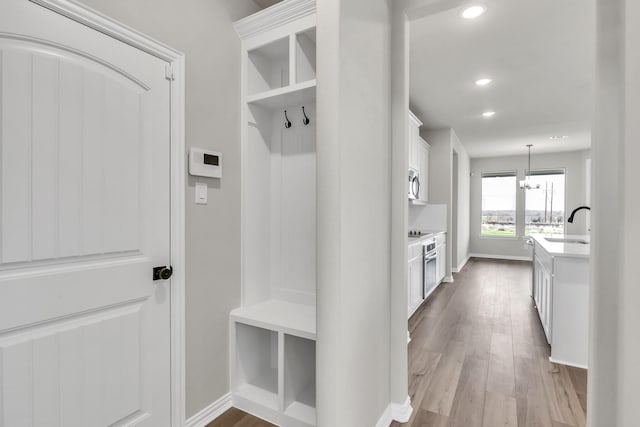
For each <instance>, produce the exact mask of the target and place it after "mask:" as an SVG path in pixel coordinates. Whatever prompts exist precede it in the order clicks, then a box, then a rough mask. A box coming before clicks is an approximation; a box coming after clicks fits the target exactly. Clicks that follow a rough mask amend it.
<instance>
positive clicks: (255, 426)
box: [207, 408, 276, 427]
mask: <svg viewBox="0 0 640 427" xmlns="http://www.w3.org/2000/svg"><path fill="white" fill-rule="evenodd" d="M207 427H276V426H275V425H274V424H271V423H268V422H266V421H265V420H262V419H260V418H257V417H254V416H253V415H249V414H247V413H246V412H243V411H241V410H240V409H237V408H231V409H229V410H228V411H226V412H225V413H224V414H222V415H220V416H219V417H218V418H216V419H215V420H213V421H212V422H210V423H209V424H207Z"/></svg>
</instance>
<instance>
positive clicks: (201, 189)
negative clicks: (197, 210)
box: [196, 182, 207, 205]
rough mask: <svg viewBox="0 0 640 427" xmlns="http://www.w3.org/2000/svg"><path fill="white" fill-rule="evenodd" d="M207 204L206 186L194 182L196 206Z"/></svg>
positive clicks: (202, 183)
mask: <svg viewBox="0 0 640 427" xmlns="http://www.w3.org/2000/svg"><path fill="white" fill-rule="evenodd" d="M206 204H207V184H205V183H204V182H196V205H206Z"/></svg>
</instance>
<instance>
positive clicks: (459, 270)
mask: <svg viewBox="0 0 640 427" xmlns="http://www.w3.org/2000/svg"><path fill="white" fill-rule="evenodd" d="M469 258H471V257H470V256H469V255H467V257H466V258H465V259H463V260H462V262H461V263H460V265H459V266H458V267H456V268H454V269H453V270H452V271H453V272H454V273H460V272H461V271H462V269H463V268H464V266H465V265H466V264H467V261H469Z"/></svg>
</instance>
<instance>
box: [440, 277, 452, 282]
mask: <svg viewBox="0 0 640 427" xmlns="http://www.w3.org/2000/svg"><path fill="white" fill-rule="evenodd" d="M442 281H443V282H445V283H453V276H444V279H442Z"/></svg>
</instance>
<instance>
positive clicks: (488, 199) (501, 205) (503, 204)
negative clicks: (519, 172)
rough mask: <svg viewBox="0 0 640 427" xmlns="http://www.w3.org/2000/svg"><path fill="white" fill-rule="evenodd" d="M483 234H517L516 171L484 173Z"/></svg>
mask: <svg viewBox="0 0 640 427" xmlns="http://www.w3.org/2000/svg"><path fill="white" fill-rule="evenodd" d="M480 234H481V235H482V236H512V237H515V235H516V173H515V172H503V173H483V174H482V226H481V230H480Z"/></svg>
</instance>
